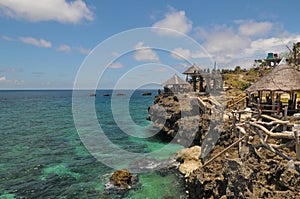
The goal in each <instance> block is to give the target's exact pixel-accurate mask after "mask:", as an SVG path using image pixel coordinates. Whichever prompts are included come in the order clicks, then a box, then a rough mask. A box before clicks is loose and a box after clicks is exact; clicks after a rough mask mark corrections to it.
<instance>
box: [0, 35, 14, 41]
mask: <svg viewBox="0 0 300 199" xmlns="http://www.w3.org/2000/svg"><path fill="white" fill-rule="evenodd" d="M1 38H2V39H4V40H6V41H15V39H14V38H12V37H9V36H6V35H3V36H2V37H1Z"/></svg>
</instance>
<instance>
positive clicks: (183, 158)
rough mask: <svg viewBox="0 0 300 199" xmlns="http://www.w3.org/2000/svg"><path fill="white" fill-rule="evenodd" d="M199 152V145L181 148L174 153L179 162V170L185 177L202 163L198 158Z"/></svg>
mask: <svg viewBox="0 0 300 199" xmlns="http://www.w3.org/2000/svg"><path fill="white" fill-rule="evenodd" d="M200 153H201V147H200V146H193V147H191V148H186V149H182V150H180V151H178V152H177V153H176V155H175V158H176V160H177V161H179V162H180V163H181V164H180V166H179V171H180V172H181V173H182V174H183V175H185V177H186V178H188V177H189V175H190V174H191V173H192V172H193V171H195V170H196V169H198V168H199V167H200V166H201V165H202V163H201V161H200V160H199V156H200Z"/></svg>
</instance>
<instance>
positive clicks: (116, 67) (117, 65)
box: [109, 62, 124, 69]
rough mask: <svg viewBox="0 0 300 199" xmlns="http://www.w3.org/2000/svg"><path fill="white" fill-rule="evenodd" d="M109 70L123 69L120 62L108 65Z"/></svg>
mask: <svg viewBox="0 0 300 199" xmlns="http://www.w3.org/2000/svg"><path fill="white" fill-rule="evenodd" d="M109 68H114V69H118V68H124V65H123V64H122V63H121V62H113V63H111V64H110V65H109Z"/></svg>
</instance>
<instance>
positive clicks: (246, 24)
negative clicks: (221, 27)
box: [237, 20, 273, 36]
mask: <svg viewBox="0 0 300 199" xmlns="http://www.w3.org/2000/svg"><path fill="white" fill-rule="evenodd" d="M237 23H238V24H239V25H240V26H239V32H240V34H241V35H245V36H264V35H266V34H267V33H269V32H270V31H271V30H272V28H273V24H272V23H270V22H255V21H253V20H248V21H244V20H240V21H237Z"/></svg>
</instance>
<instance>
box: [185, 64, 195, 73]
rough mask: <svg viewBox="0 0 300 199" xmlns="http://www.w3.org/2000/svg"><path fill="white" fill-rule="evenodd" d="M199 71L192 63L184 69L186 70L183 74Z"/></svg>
mask: <svg viewBox="0 0 300 199" xmlns="http://www.w3.org/2000/svg"><path fill="white" fill-rule="evenodd" d="M195 72H196V73H199V68H198V67H197V66H196V65H195V64H193V65H192V66H191V67H189V68H188V69H186V71H184V72H183V74H185V75H188V74H194V73H195Z"/></svg>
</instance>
